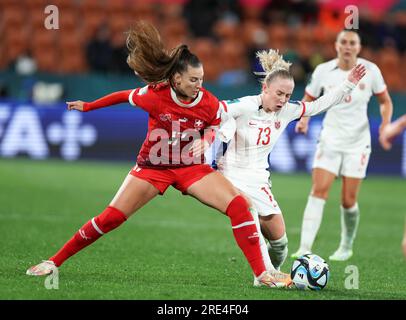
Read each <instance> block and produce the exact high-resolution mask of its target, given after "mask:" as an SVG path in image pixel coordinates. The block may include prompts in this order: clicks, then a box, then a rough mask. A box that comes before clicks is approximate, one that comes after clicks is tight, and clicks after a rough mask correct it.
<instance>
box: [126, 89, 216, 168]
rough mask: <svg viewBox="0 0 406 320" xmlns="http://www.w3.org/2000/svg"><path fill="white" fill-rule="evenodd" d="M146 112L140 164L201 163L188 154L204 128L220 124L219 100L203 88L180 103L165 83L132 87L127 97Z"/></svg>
mask: <svg viewBox="0 0 406 320" xmlns="http://www.w3.org/2000/svg"><path fill="white" fill-rule="evenodd" d="M128 100H129V102H130V103H131V104H132V105H133V106H137V107H140V108H141V109H143V110H145V111H147V112H148V113H149V120H148V133H147V136H146V138H145V140H144V143H143V144H142V147H141V150H140V152H139V154H138V157H137V164H138V165H139V166H140V167H154V168H158V167H162V168H167V167H183V166H187V165H192V164H196V163H204V155H202V157H199V158H194V157H193V156H192V155H191V154H190V153H189V148H190V147H191V146H192V143H193V141H195V140H196V139H200V138H202V137H203V133H204V129H206V128H209V127H213V126H218V125H219V124H220V108H219V101H218V99H217V98H216V97H215V96H213V95H212V94H211V93H210V92H208V91H207V90H205V89H204V88H202V89H201V90H200V92H199V93H198V95H197V97H196V99H195V100H194V101H192V102H191V103H188V104H186V103H183V102H181V101H180V100H179V99H178V98H177V96H176V93H175V91H174V90H173V89H172V88H171V86H170V85H168V84H160V85H155V86H151V85H149V86H145V87H143V88H137V89H134V90H133V91H132V92H131V93H130V95H129V98H128Z"/></svg>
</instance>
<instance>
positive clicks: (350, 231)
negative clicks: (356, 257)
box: [340, 203, 360, 250]
mask: <svg viewBox="0 0 406 320" xmlns="http://www.w3.org/2000/svg"><path fill="white" fill-rule="evenodd" d="M340 211H341V241H340V248H342V249H347V250H351V249H352V244H353V243H354V239H355V236H356V235H357V229H358V224H359V217H360V211H359V207H358V203H356V204H355V205H354V206H353V207H351V208H348V209H345V208H344V207H343V206H340Z"/></svg>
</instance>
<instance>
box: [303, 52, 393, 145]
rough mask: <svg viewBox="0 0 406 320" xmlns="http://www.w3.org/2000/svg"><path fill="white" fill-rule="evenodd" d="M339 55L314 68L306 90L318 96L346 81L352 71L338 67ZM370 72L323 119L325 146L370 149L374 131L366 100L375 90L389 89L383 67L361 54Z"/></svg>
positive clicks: (309, 93)
mask: <svg viewBox="0 0 406 320" xmlns="http://www.w3.org/2000/svg"><path fill="white" fill-rule="evenodd" d="M337 62H338V60H337V59H334V60H330V61H328V62H325V63H322V64H320V65H319V66H317V68H316V69H315V70H314V72H313V75H312V78H311V80H310V83H309V84H308V85H307V87H306V93H307V94H308V95H310V96H311V97H314V98H317V97H319V96H320V95H321V94H326V93H328V92H330V91H331V90H332V89H334V88H335V87H337V85H339V84H340V83H341V82H342V81H344V80H345V79H346V78H347V76H348V73H349V72H350V71H344V70H341V69H340V68H338V66H337ZM358 63H361V64H363V65H364V66H365V67H366V70H367V73H366V75H365V76H364V78H363V79H362V80H361V81H360V83H359V84H358V86H357V88H356V89H355V90H353V91H352V93H351V95H349V96H347V97H346V98H345V99H344V100H343V102H342V103H340V104H338V105H336V106H334V107H332V108H330V109H329V110H328V111H327V113H326V115H325V117H324V120H323V129H322V131H321V134H320V140H319V142H320V143H321V144H323V145H324V146H325V147H326V148H329V149H331V150H336V151H342V152H361V151H363V152H365V151H369V152H370V151H371V134H370V129H369V121H368V117H367V104H368V102H369V100H370V98H371V96H372V94H375V95H377V94H380V93H383V92H384V91H385V90H386V85H385V82H384V80H383V77H382V74H381V71H380V70H379V68H378V67H377V66H376V65H375V64H374V63H372V62H370V61H368V60H365V59H361V58H358V59H357V64H358Z"/></svg>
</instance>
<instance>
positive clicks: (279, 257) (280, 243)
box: [268, 233, 288, 270]
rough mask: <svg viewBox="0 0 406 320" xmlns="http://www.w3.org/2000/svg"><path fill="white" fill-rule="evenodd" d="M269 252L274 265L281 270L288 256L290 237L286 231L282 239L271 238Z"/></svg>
mask: <svg viewBox="0 0 406 320" xmlns="http://www.w3.org/2000/svg"><path fill="white" fill-rule="evenodd" d="M268 252H269V256H270V257H271V262H272V264H273V266H274V267H275V268H276V270H280V267H281V266H282V264H283V263H284V262H285V259H286V257H287V256H288V237H287V236H286V233H284V234H283V236H282V237H281V238H280V239H277V240H269V244H268Z"/></svg>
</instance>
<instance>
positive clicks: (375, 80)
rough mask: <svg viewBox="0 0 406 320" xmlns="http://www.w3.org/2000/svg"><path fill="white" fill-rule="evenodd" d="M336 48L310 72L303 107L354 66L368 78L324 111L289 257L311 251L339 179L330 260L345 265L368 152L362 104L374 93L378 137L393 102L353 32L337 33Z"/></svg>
mask: <svg viewBox="0 0 406 320" xmlns="http://www.w3.org/2000/svg"><path fill="white" fill-rule="evenodd" d="M335 48H336V51H337V58H336V59H334V60H331V61H328V62H325V63H322V64H320V65H319V66H318V67H317V68H316V69H315V70H314V72H313V75H312V78H311V81H310V83H309V84H308V85H307V87H306V90H305V95H304V98H303V101H305V103H307V102H306V101H313V100H314V99H316V97H318V96H320V95H321V94H322V93H324V94H326V93H329V92H330V91H331V90H334V89H335V87H336V86H337V85H338V84H339V83H340V82H341V81H342V80H343V79H345V78H346V77H347V76H348V74H349V73H350V70H351V69H352V68H353V67H354V66H355V65H357V64H359V63H361V64H363V65H364V66H365V67H366V69H367V76H366V77H365V78H364V79H363V80H362V81H361V82H360V83H359V85H358V87H357V89H355V90H354V91H353V92H352V93H351V95H348V96H347V97H346V98H345V100H344V102H343V103H341V104H339V105H337V106H335V107H333V108H331V109H330V110H328V112H327V113H326V116H325V118H324V120H323V129H322V131H321V134H320V137H319V140H318V145H317V150H316V153H315V158H314V162H313V173H312V179H313V185H312V189H311V193H310V196H309V198H308V201H307V205H306V208H305V210H304V216H303V224H302V231H301V239H300V248H299V250H298V251H297V252H296V253H294V254H293V255H292V257H298V256H300V255H302V254H304V253H308V252H311V250H312V246H313V242H314V239H315V237H316V234H317V232H318V230H319V227H320V224H321V220H322V216H323V209H324V204H325V202H326V199H327V197H328V193H329V190H330V187H331V185H332V183H333V181H334V180H335V179H336V177H338V176H341V177H342V191H341V208H340V211H341V242H340V245H339V247H338V249H337V250H336V251H335V252H334V253H333V254H332V255H331V256H330V260H333V261H345V260H348V259H349V258H350V257H351V256H352V246H353V242H354V239H355V236H356V232H357V227H358V222H359V215H360V213H359V212H360V211H359V207H358V203H357V197H358V192H359V190H360V186H361V182H362V179H363V178H365V175H366V170H367V166H368V161H369V155H370V153H371V136H370V130H369V122H368V117H367V104H368V102H369V100H370V98H371V96H372V95H373V94H374V95H376V96H377V98H378V100H379V104H380V112H381V117H382V123H381V126H380V128H379V132H380V133H382V131H383V129H384V127H385V126H386V125H387V124H389V123H390V121H391V117H392V101H391V98H390V96H389V94H388V91H387V89H386V85H385V82H384V80H383V77H382V75H381V72H380V70H379V68H378V67H377V66H376V65H375V64H374V63H372V62H370V61H368V60H365V59H362V58H358V54H359V52H360V50H361V40H360V37H359V35H358V34H357V33H356V32H355V31H353V30H343V31H341V32H340V33H339V34H338V36H337V40H336V43H335ZM308 122H309V119H308V118H302V119H301V120H300V121H299V122H298V123H297V125H296V131H297V132H299V133H304V134H305V133H306V132H307V128H308Z"/></svg>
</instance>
